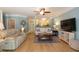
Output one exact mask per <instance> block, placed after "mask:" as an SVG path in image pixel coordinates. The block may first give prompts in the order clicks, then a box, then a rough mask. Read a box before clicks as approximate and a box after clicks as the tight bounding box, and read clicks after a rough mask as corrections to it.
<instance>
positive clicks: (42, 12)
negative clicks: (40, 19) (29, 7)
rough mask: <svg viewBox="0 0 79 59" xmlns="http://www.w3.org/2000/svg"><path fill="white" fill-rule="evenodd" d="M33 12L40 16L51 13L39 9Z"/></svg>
mask: <svg viewBox="0 0 79 59" xmlns="http://www.w3.org/2000/svg"><path fill="white" fill-rule="evenodd" d="M34 12H37V13H39V14H41V15H45V14H46V13H51V12H50V11H47V10H46V9H45V8H41V9H39V11H37V10H35V11H34Z"/></svg>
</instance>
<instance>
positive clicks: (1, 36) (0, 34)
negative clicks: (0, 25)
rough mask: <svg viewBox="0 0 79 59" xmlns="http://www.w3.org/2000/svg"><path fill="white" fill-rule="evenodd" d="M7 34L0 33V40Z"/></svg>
mask: <svg viewBox="0 0 79 59" xmlns="http://www.w3.org/2000/svg"><path fill="white" fill-rule="evenodd" d="M6 36H7V34H6V33H5V32H4V31H0V39H4V38H5V37H6Z"/></svg>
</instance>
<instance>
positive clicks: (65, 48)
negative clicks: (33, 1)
mask: <svg viewBox="0 0 79 59" xmlns="http://www.w3.org/2000/svg"><path fill="white" fill-rule="evenodd" d="M0 10H1V12H0V18H1V20H0V47H1V48H0V50H1V51H3V52H4V51H5V52H7V51H14V52H34V51H35V52H74V51H78V50H79V47H78V44H79V37H78V35H79V34H78V31H79V28H78V19H79V17H78V15H79V14H78V12H79V8H78V7H49V8H47V7H45V8H41V7H40V8H36V7H0ZM65 20H68V21H65Z"/></svg>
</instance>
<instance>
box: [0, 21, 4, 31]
mask: <svg viewBox="0 0 79 59" xmlns="http://www.w3.org/2000/svg"><path fill="white" fill-rule="evenodd" d="M3 29H4V25H3V23H2V22H0V30H3Z"/></svg>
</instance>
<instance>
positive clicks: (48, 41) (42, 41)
mask: <svg viewBox="0 0 79 59" xmlns="http://www.w3.org/2000/svg"><path fill="white" fill-rule="evenodd" d="M58 42H60V41H59V39H58V37H56V36H54V37H52V40H40V41H39V40H38V38H35V40H34V43H58Z"/></svg>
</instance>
